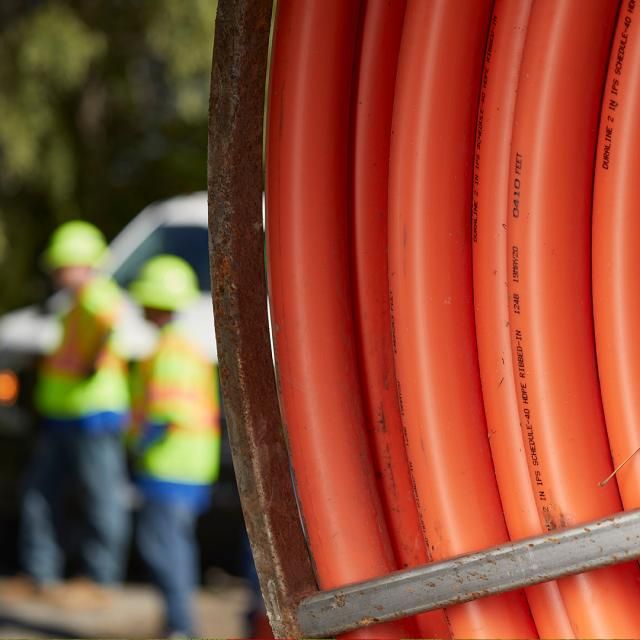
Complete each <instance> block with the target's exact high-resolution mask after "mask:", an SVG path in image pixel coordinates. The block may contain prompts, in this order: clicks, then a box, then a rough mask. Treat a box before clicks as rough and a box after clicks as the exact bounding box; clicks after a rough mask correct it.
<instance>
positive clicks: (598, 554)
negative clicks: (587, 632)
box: [298, 510, 640, 638]
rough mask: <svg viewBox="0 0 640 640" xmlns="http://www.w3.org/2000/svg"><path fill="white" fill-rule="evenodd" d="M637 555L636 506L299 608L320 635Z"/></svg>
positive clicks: (329, 594) (639, 516)
mask: <svg viewBox="0 0 640 640" xmlns="http://www.w3.org/2000/svg"><path fill="white" fill-rule="evenodd" d="M638 557H640V510H637V511H630V512H628V513H620V514H617V515H616V516H613V517H610V518H605V519H603V520H598V521H595V522H591V523H588V524H584V525H580V526H579V527H575V528H572V529H564V530H557V531H553V532H552V533H548V534H546V535H543V536H537V537H535V538H527V539H525V540H519V541H517V542H513V543H509V544H504V545H500V546H497V547H493V548H491V549H485V550H482V551H479V552H478V553H472V554H468V555H464V556H459V557H457V558H452V559H450V560H445V561H443V562H435V563H433V564H427V565H424V566H421V567H416V568H413V569H407V570H405V571H398V572H395V573H392V574H391V575H389V576H384V577H381V578H378V579H376V580H370V581H367V582H363V583H360V584H353V585H349V586H348V587H344V588H341V589H335V590H333V591H325V592H321V593H318V594H316V595H313V596H310V597H308V598H307V599H305V600H304V601H303V602H302V603H301V604H300V607H299V609H298V619H299V622H300V628H301V630H302V634H303V635H304V636H306V637H314V638H318V637H326V636H333V635H335V634H338V633H343V632H345V631H348V630H350V629H356V628H360V627H363V626H368V625H370V624H376V623H378V622H384V621H386V620H392V619H394V618H400V617H403V616H407V615H413V614H415V613H420V612H423V611H432V610H433V609H441V608H442V607H449V606H452V605H456V604H460V603H462V602H468V601H469V600H475V599H477V598H484V597H486V596H490V595H495V594H498V593H503V592H505V591H511V590H513V589H519V588H522V587H527V586H531V585H534V584H538V583H540V582H546V581H547V580H555V579H557V578H562V577H564V576H568V575H572V574H575V573H582V572H583V571H589V570H592V569H597V568H599V567H605V566H608V565H611V564H616V563H618V562H624V561H627V560H633V559H634V558H638Z"/></svg>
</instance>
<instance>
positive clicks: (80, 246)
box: [43, 220, 107, 270]
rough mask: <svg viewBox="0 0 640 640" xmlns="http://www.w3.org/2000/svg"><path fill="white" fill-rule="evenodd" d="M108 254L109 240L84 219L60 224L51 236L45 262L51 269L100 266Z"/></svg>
mask: <svg viewBox="0 0 640 640" xmlns="http://www.w3.org/2000/svg"><path fill="white" fill-rule="evenodd" d="M106 255H107V242H106V240H105V238H104V236H103V235H102V232H101V231H100V230H99V229H98V228H97V227H95V226H93V225H92V224H90V223H89V222H85V221H84V220H72V221H71V222H65V223H64V224H63V225H60V226H59V227H58V228H57V229H56V230H55V231H54V232H53V235H52V236H51V240H50V241H49V246H48V247H47V249H46V251H45V253H44V256H43V258H44V263H45V265H46V266H47V267H48V268H49V269H51V270H55V269H61V268H62V267H78V266H89V267H96V266H98V265H99V264H100V263H101V262H102V261H103V260H104V258H105V257H106Z"/></svg>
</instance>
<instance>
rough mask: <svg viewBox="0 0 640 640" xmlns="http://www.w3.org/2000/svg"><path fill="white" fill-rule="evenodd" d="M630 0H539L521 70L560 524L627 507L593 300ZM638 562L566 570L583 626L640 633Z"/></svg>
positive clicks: (592, 634)
mask: <svg viewBox="0 0 640 640" xmlns="http://www.w3.org/2000/svg"><path fill="white" fill-rule="evenodd" d="M616 8H617V7H616V3H613V2H610V0H594V1H592V2H589V3H588V4H586V5H585V3H584V2H582V1H581V0H563V1H562V2H536V3H535V4H534V6H533V9H532V12H531V17H530V21H529V28H528V32H527V41H526V46H525V51H524V56H523V62H522V68H521V72H520V82H519V86H518V98H517V104H516V113H515V126H514V132H513V143H512V156H511V178H510V180H511V189H512V191H511V198H510V199H511V202H510V203H509V215H508V219H509V222H508V226H509V229H508V233H509V259H510V278H509V293H510V305H509V306H510V318H511V329H512V353H513V363H514V364H513V366H514V375H515V378H516V382H517V386H518V391H519V392H518V399H519V408H520V417H521V422H522V427H523V432H524V437H525V441H526V443H527V449H526V456H527V460H528V463H529V465H530V472H531V477H532V482H533V486H534V489H535V491H536V497H537V500H536V502H537V505H538V510H539V513H540V516H541V519H542V521H543V522H544V523H545V525H546V528H547V529H549V530H553V529H556V528H558V527H564V526H570V525H576V524H578V523H579V522H583V521H585V520H589V519H592V518H598V517H602V516H605V515H607V514H609V513H612V512H615V511H617V510H619V509H620V500H619V496H618V492H617V487H616V486H615V483H613V482H612V483H610V484H609V485H608V486H607V487H605V488H600V487H598V482H599V481H600V480H601V479H602V478H604V477H606V476H607V474H608V473H610V471H611V459H610V456H609V452H608V443H607V439H606V434H605V428H604V421H603V416H602V407H601V402H600V392H599V388H598V378H597V373H596V366H595V349H594V335H593V322H592V307H591V286H590V285H591V283H590V255H591V254H590V228H591V227H590V212H591V194H592V185H593V171H594V164H593V163H594V156H595V147H596V140H595V134H596V128H597V119H598V115H599V112H600V100H601V95H602V89H603V83H604V72H605V69H606V64H607V60H608V54H609V43H610V39H611V34H612V32H613V24H614V21H615V16H616ZM639 578H640V572H639V570H638V567H637V565H636V564H635V563H633V564H628V565H623V566H617V567H612V568H607V569H602V570H599V571H595V572H590V573H587V574H582V575H579V576H574V577H571V578H566V579H564V580H561V581H559V583H558V584H559V586H560V590H561V593H562V597H563V600H564V602H565V606H566V608H567V613H568V615H569V618H570V620H571V623H572V626H573V628H574V631H575V633H576V635H577V636H578V637H581V638H599V637H637V636H638V635H640V607H638V602H640V592H639V589H638V579H639Z"/></svg>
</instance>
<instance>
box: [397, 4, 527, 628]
mask: <svg viewBox="0 0 640 640" xmlns="http://www.w3.org/2000/svg"><path fill="white" fill-rule="evenodd" d="M490 9H491V3H490V2H489V1H486V2H484V1H475V2H461V3H458V2H451V1H450V0H412V1H410V2H409V3H408V5H407V13H406V16H405V21H404V29H403V34H402V43H401V48H400V57H399V63H398V76H397V81H396V96H395V105H394V113H393V129H392V138H391V155H390V178H389V277H390V286H391V295H392V304H391V312H392V318H393V323H394V334H395V348H396V352H395V362H396V375H397V377H398V389H399V394H400V406H401V411H402V416H403V422H404V428H405V430H406V436H407V446H408V454H409V459H410V462H411V471H412V475H413V479H414V482H415V487H416V491H417V496H418V501H419V506H420V510H421V514H422V518H423V522H424V526H425V530H426V535H427V539H428V544H429V549H430V551H431V555H432V557H433V559H434V560H440V559H443V558H447V557H450V556H453V555H456V554H460V553H465V552H470V551H474V550H478V549H482V548H485V547H488V546H491V545H494V544H498V543H500V542H504V541H505V540H507V539H508V535H507V530H506V526H505V523H504V519H503V516H502V508H501V505H500V498H499V496H498V490H497V487H496V482H495V476H494V472H493V467H492V464H491V453H490V451H489V443H488V440H487V431H486V423H485V418H484V411H483V406H482V395H481V389H480V375H479V371H478V358H477V347H476V336H475V326H474V313H473V293H472V275H471V234H470V211H471V190H472V179H473V147H474V132H475V125H476V117H477V109H478V90H479V87H480V78H481V70H482V60H483V53H484V47H485V42H486V37H487V32H488V26H489V17H490ZM452 34H455V42H453V41H452V37H453V36H452ZM447 616H448V618H449V622H450V626H451V631H452V635H453V636H454V637H464V638H481V637H489V638H516V637H518V638H531V637H536V635H537V634H536V629H535V626H534V623H533V620H532V619H531V615H530V613H529V609H528V606H527V603H526V600H525V598H524V596H523V594H522V593H521V592H516V593H509V594H504V595H501V596H497V597H492V598H486V599H481V600H477V601H474V602H470V603H467V604H464V605H459V606H456V607H451V608H449V609H447Z"/></svg>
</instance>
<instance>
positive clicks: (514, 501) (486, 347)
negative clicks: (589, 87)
mask: <svg viewBox="0 0 640 640" xmlns="http://www.w3.org/2000/svg"><path fill="white" fill-rule="evenodd" d="M532 4H533V0H497V1H496V3H495V5H494V8H493V15H492V18H491V26H490V32H489V39H488V42H487V50H486V53H485V67H484V73H483V75H482V88H481V92H480V106H479V110H478V127H477V133H476V159H475V165H474V166H475V175H474V197H473V209H472V212H473V214H472V239H473V284H474V300H475V311H476V315H475V320H476V330H477V341H478V357H479V363H480V376H481V380H482V395H483V399H484V407H485V413H486V416H487V426H488V429H489V443H490V445H491V453H492V456H493V464H494V467H495V471H496V479H497V481H498V488H499V490H500V498H501V501H502V507H503V509H504V516H505V520H506V523H507V527H508V529H509V535H510V536H511V539H512V540H517V539H520V538H526V537H528V536H534V535H537V534H539V533H540V518H539V515H538V510H537V507H536V501H535V496H534V493H533V488H532V486H531V481H530V479H529V468H528V465H527V461H526V458H525V456H524V443H523V439H522V432H521V430H520V417H519V414H518V399H517V396H516V386H515V379H514V376H513V367H512V362H511V360H512V356H511V332H510V329H509V304H508V290H507V280H508V279H509V276H508V273H507V206H508V200H509V197H508V196H509V191H510V189H509V158H510V153H511V135H512V131H513V114H514V110H515V104H516V95H517V88H518V77H519V73H520V63H521V61H522V51H523V48H524V43H525V37H526V32H527V23H528V21H529V14H530V11H531V6H532ZM526 595H527V599H528V601H529V606H530V608H531V613H532V615H533V618H534V620H535V623H536V627H537V628H538V633H539V634H540V637H542V638H572V637H575V635H574V633H573V629H572V627H571V623H570V622H569V619H568V617H567V613H566V609H565V606H564V602H563V600H562V596H561V595H560V591H559V589H558V585H557V584H556V583H555V582H549V583H544V584H540V585H537V586H535V587H529V588H528V589H527V590H526Z"/></svg>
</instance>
